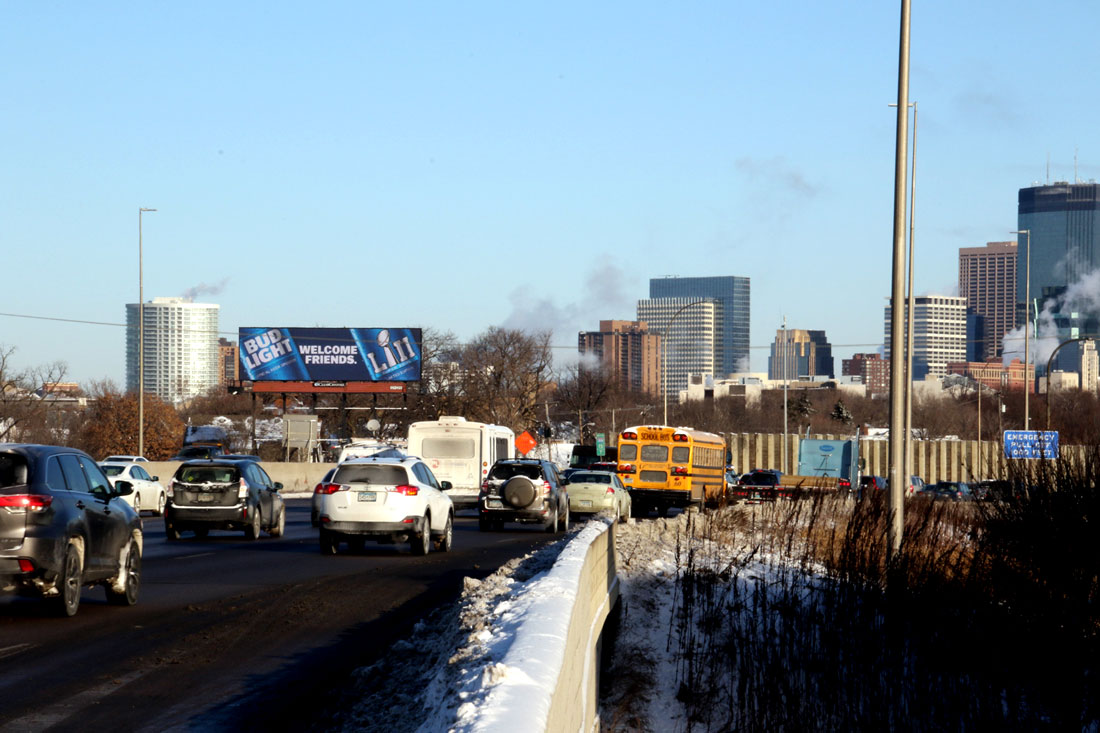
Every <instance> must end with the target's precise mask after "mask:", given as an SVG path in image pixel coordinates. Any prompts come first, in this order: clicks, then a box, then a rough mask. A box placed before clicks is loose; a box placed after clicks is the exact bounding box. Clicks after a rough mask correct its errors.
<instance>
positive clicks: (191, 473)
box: [179, 466, 237, 484]
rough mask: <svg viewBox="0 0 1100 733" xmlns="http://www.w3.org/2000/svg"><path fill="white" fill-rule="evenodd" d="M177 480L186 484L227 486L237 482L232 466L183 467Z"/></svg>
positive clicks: (235, 472)
mask: <svg viewBox="0 0 1100 733" xmlns="http://www.w3.org/2000/svg"><path fill="white" fill-rule="evenodd" d="M179 480H180V481H183V482H184V483H188V484H207V483H221V484H228V483H232V482H234V481H236V480H237V469H236V468H235V467H233V466H184V467H183V468H181V469H180V472H179Z"/></svg>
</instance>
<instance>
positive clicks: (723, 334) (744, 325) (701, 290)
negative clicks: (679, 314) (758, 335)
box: [649, 275, 750, 377]
mask: <svg viewBox="0 0 1100 733" xmlns="http://www.w3.org/2000/svg"><path fill="white" fill-rule="evenodd" d="M749 294H750V288H749V278H747V277H734V276H732V275H727V276H716V277H660V278H653V279H651V280H650V281H649V297H650V298H686V299H689V300H699V299H702V298H713V299H714V300H716V301H718V303H719V304H720V309H721V310H720V315H719V320H718V324H717V326H718V330H717V333H716V334H715V341H716V344H715V349H716V351H715V355H714V357H715V359H714V360H715V376H717V377H725V376H727V375H729V374H732V373H734V372H747V371H748V370H749Z"/></svg>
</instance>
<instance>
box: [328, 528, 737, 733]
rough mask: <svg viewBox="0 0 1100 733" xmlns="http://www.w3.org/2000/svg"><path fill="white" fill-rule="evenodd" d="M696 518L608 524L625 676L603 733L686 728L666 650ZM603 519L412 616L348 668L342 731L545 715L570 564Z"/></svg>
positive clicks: (510, 725)
mask: <svg viewBox="0 0 1100 733" xmlns="http://www.w3.org/2000/svg"><path fill="white" fill-rule="evenodd" d="M699 516H700V515H689V514H682V515H679V516H676V517H674V518H669V519H656V520H644V521H641V522H635V521H634V520H630V521H629V522H628V523H622V524H619V525H617V526H616V533H617V540H616V548H617V552H618V556H619V557H618V560H619V580H620V590H621V598H622V616H621V624H620V630H619V632H618V638H617V640H616V642H615V654H616V658H621V659H622V660H626V664H625V665H623V664H622V663H620V666H626V667H629V668H631V669H632V674H631V679H629V680H623V681H622V682H623V684H618V685H615V686H613V690H612V700H611V702H612V703H613V705H614V704H618V705H619V708H621V709H616V707H614V706H613V707H610V708H609V709H607V710H602V711H601V716H602V718H603V724H604V729H605V730H607V729H614V730H649V731H675V730H682V729H683V728H684V727H685V721H684V720H683V719H682V714H681V711H682V710H683V706H682V705H681V704H680V703H679V702H678V701H677V700H676V693H677V689H676V685H675V680H676V679H677V674H676V671H677V670H676V664H677V659H676V655H675V654H673V653H668V649H669V648H670V642H672V643H673V644H674V643H675V636H674V632H673V630H672V627H673V618H674V613H675V603H676V593H675V580H676V577H677V573H678V570H677V567H678V560H679V559H680V558H679V554H678V553H681V552H684V551H685V545H686V543H685V540H684V537H685V532H686V531H687V528H688V523H689V522H690V521H699V519H698V517H699ZM693 517H694V519H693ZM608 521H609V520H607V519H597V520H595V521H592V522H589V523H587V524H584V525H575V526H574V529H573V531H572V532H571V533H570V535H569V536H568V537H567V538H566V539H565V540H563V541H560V542H556V543H554V544H551V545H548V546H546V547H544V548H542V549H540V550H538V551H536V552H533V553H530V554H528V555H526V556H525V557H522V558H518V559H516V560H512V561H510V562H508V563H507V564H505V565H504V566H503V567H502V568H501V569H500V570H498V571H497V572H496V573H494V574H493V575H490V576H489V577H487V578H485V579H484V580H476V579H474V578H466V580H465V588H464V590H463V593H462V596H461V598H460V600H459V601H458V602H457V603H456V604H454V605H453V606H451V607H447V608H442V609H439V610H437V611H436V612H435V613H433V614H432V615H431V616H430V617H428V618H425V619H423V620H422V621H420V622H419V623H418V624H417V625H416V627H415V629H414V632H413V634H412V635H411V636H410V637H409V638H406V639H402V640H400V641H398V642H396V643H395V644H394V645H393V646H392V647H391V650H390V652H389V653H388V654H386V655H385V656H384V657H383V658H382V659H381V660H379V661H378V662H377V663H375V664H373V665H371V666H369V667H364V668H362V669H360V670H358V671H357V672H356V675H355V680H354V683H353V685H354V689H353V690H352V691H350V693H349V697H350V698H352V699H353V700H355V702H354V704H353V706H352V709H351V710H350V712H347V713H345V715H344V718H343V720H342V730H345V731H387V732H389V731H394V732H396V731H418V732H419V733H444V732H445V731H474V730H525V729H529V727H528V725H525V724H529V723H531V722H533V721H536V720H539V719H540V718H542V717H543V716H544V715H545V712H546V711H545V706H544V705H543V701H544V700H548V698H549V695H550V693H551V692H552V690H553V686H554V683H555V681H556V672H557V669H558V668H559V667H560V655H561V653H562V647H563V645H564V634H565V631H564V630H565V624H566V623H567V622H568V613H567V610H568V609H569V608H570V607H571V604H572V600H573V598H574V597H575V594H576V586H575V570H574V571H572V572H573V577H571V576H570V574H569V573H570V572H571V571H570V567H571V566H575V565H576V564H577V563H579V562H580V561H582V560H583V556H584V551H585V550H586V548H587V546H588V544H589V543H590V542H591V541H592V538H594V537H595V536H596V535H598V534H599V533H600V532H603V531H605V529H606V523H607V522H608ZM719 551H722V552H724V550H719ZM555 562H557V566H556V567H555ZM525 624H526V626H525ZM544 671H545V672H546V674H542V672H544Z"/></svg>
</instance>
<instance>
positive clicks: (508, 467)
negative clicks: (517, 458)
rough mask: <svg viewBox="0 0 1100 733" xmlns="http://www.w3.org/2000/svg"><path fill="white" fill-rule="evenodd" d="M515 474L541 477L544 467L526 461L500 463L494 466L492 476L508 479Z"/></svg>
mask: <svg viewBox="0 0 1100 733" xmlns="http://www.w3.org/2000/svg"><path fill="white" fill-rule="evenodd" d="M513 476H526V477H527V478H530V479H541V478H542V469H541V467H539V466H532V465H530V464H526V463H498V464H497V465H496V466H494V467H493V470H492V473H491V475H490V478H494V479H508V478H512V477H513Z"/></svg>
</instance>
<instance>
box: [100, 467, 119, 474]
mask: <svg viewBox="0 0 1100 733" xmlns="http://www.w3.org/2000/svg"><path fill="white" fill-rule="evenodd" d="M103 473H105V474H107V475H108V476H117V475H119V474H120V473H122V466H104V467H103Z"/></svg>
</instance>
